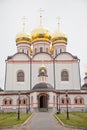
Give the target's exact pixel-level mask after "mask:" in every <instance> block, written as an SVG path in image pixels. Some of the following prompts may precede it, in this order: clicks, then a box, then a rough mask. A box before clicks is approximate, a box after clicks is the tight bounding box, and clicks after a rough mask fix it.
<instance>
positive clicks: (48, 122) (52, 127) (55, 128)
mask: <svg viewBox="0 0 87 130" xmlns="http://www.w3.org/2000/svg"><path fill="white" fill-rule="evenodd" d="M3 130H79V129H75V128H70V127H69V128H68V127H64V126H62V125H61V124H60V123H59V122H58V121H57V120H56V118H55V117H54V116H53V114H52V113H48V112H39V113H35V114H33V116H32V118H31V119H30V120H28V121H27V122H26V123H24V124H23V125H21V126H17V127H13V128H9V129H3ZM80 130H81V129H80ZM82 130H83V129H82ZM85 130H86V129H85Z"/></svg>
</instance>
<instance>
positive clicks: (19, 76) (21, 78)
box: [17, 71, 24, 82]
mask: <svg viewBox="0 0 87 130" xmlns="http://www.w3.org/2000/svg"><path fill="white" fill-rule="evenodd" d="M17 82H24V72H23V71H19V72H18V73H17Z"/></svg>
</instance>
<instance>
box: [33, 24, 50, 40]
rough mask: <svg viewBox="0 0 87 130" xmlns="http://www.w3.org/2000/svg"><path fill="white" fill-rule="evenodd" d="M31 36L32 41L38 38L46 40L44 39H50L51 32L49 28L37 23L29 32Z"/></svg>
mask: <svg viewBox="0 0 87 130" xmlns="http://www.w3.org/2000/svg"><path fill="white" fill-rule="evenodd" d="M31 36H32V42H34V41H38V40H46V41H49V40H51V34H50V32H49V30H48V29H47V28H45V27H43V25H39V26H38V27H37V28H35V29H34V30H33V31H32V32H31Z"/></svg>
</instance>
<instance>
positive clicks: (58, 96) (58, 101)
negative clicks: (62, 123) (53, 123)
mask: <svg viewBox="0 0 87 130" xmlns="http://www.w3.org/2000/svg"><path fill="white" fill-rule="evenodd" d="M59 113H60V93H59V94H58V95H57V114H59Z"/></svg>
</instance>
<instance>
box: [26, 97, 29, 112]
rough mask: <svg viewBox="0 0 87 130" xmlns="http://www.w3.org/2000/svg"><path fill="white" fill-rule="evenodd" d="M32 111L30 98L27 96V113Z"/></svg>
mask: <svg viewBox="0 0 87 130" xmlns="http://www.w3.org/2000/svg"><path fill="white" fill-rule="evenodd" d="M29 111H30V96H29V95H27V99H26V113H28V112H29Z"/></svg>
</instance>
